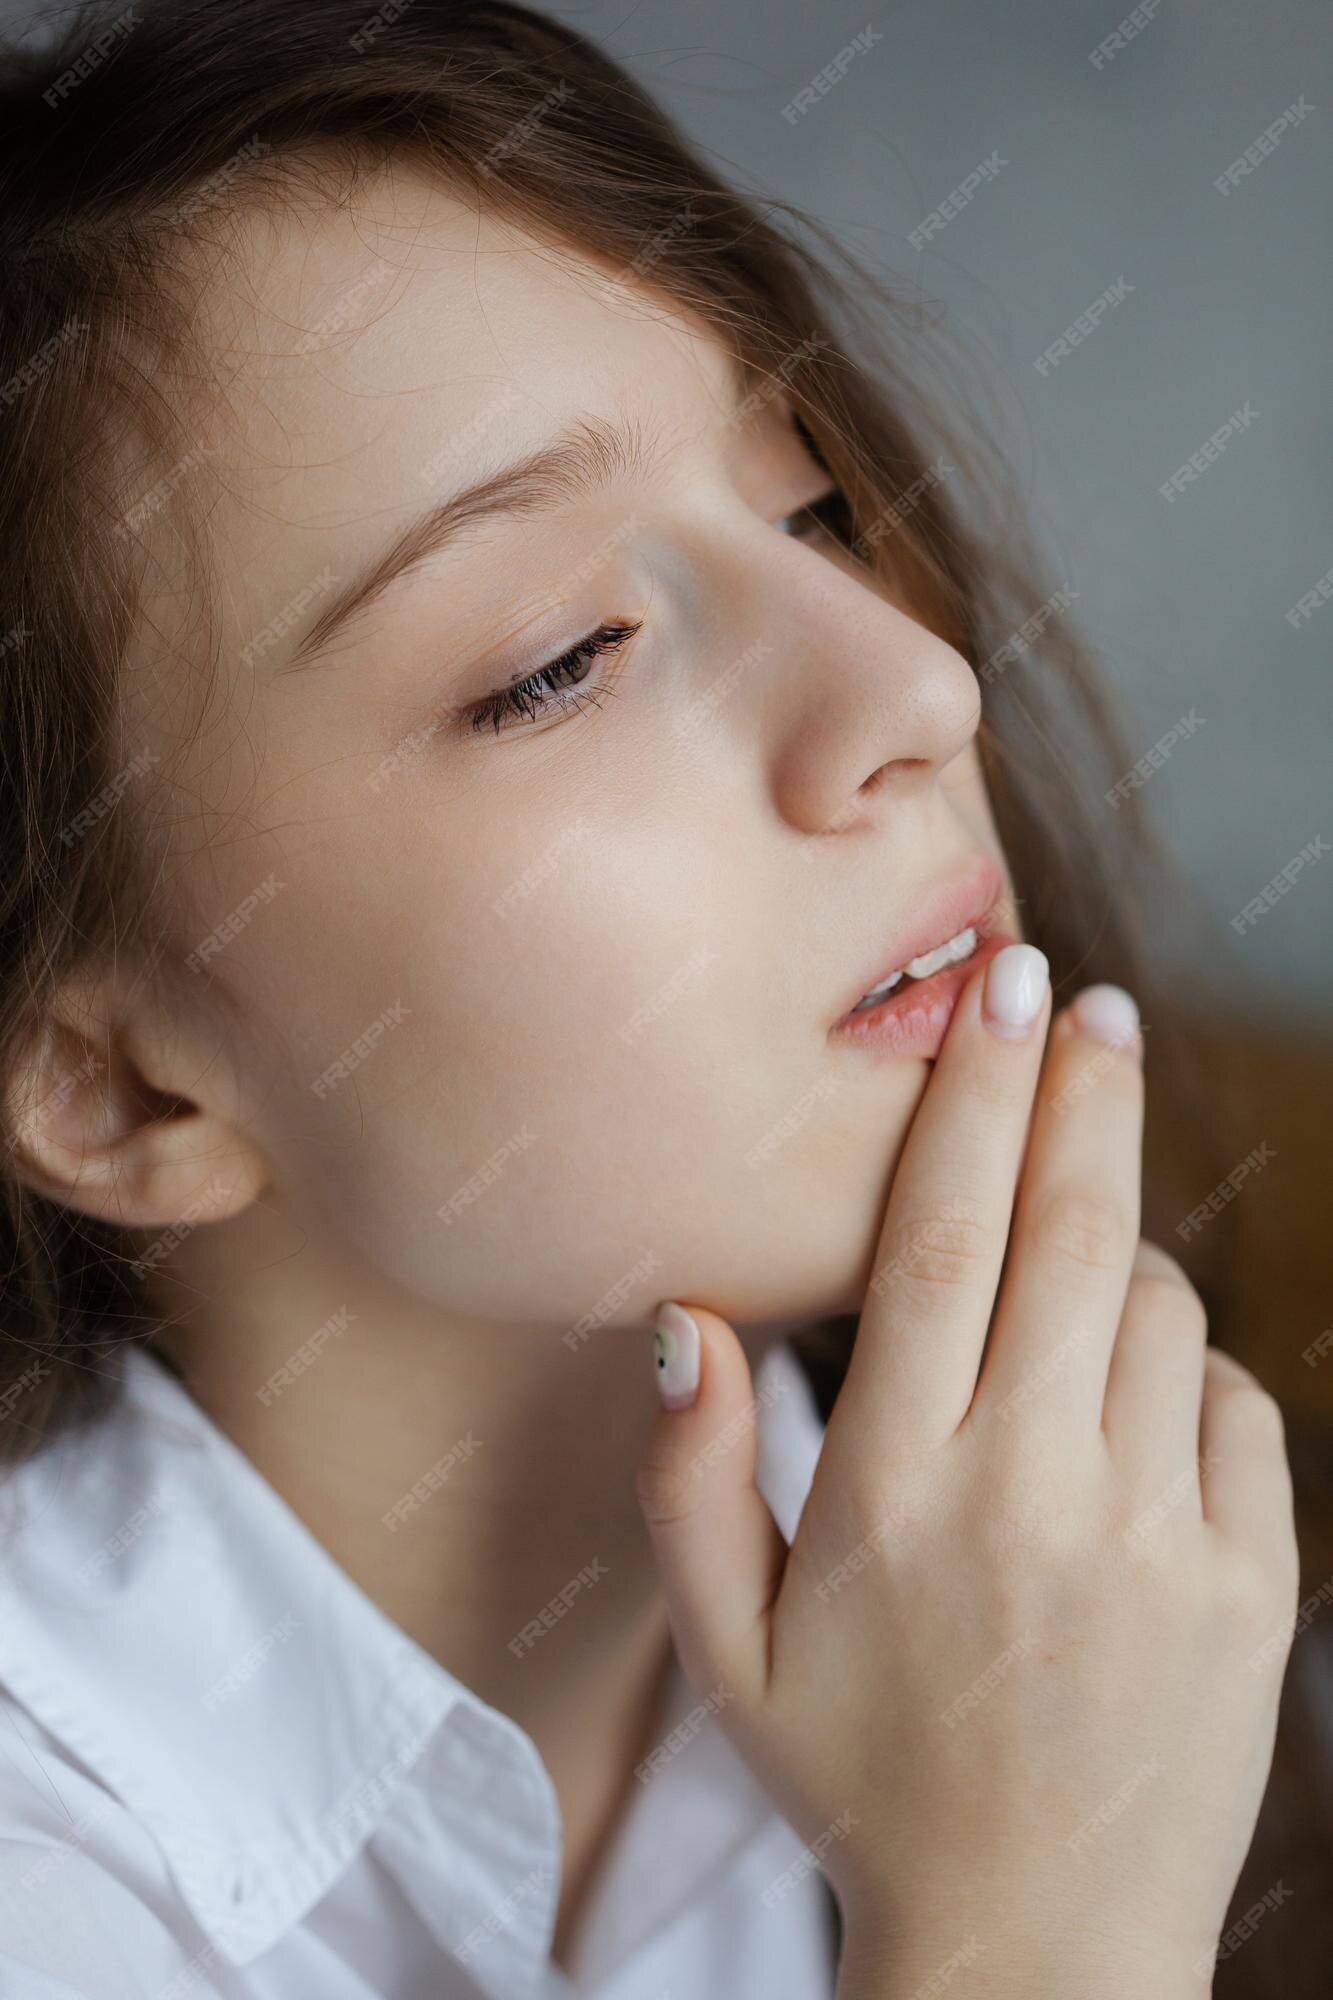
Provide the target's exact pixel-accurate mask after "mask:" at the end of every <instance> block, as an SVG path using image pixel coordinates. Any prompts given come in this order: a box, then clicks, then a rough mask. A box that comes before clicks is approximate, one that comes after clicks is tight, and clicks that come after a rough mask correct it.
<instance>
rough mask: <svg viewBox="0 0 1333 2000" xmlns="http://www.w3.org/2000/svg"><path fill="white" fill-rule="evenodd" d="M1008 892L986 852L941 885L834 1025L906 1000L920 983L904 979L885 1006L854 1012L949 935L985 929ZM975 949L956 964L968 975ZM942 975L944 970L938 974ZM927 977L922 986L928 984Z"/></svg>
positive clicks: (837, 1026)
mask: <svg viewBox="0 0 1333 2000" xmlns="http://www.w3.org/2000/svg"><path fill="white" fill-rule="evenodd" d="M1003 893H1004V877H1003V875H1002V874H1001V872H1000V869H999V866H998V864H997V863H996V862H994V861H993V860H992V859H991V858H990V856H989V855H983V856H981V857H980V858H979V859H978V860H976V861H975V862H973V863H972V864H971V866H970V867H969V868H968V870H967V872H966V874H964V875H962V876H956V877H955V878H954V880H953V881H952V882H949V883H946V884H945V885H944V886H943V887H942V888H940V889H937V890H935V891H934V892H933V894H932V895H931V896H930V897H929V898H928V899H927V902H926V904H925V906H924V907H923V909H922V910H921V912H920V914H919V915H918V916H917V917H916V918H915V919H914V921H913V923H912V924H911V925H910V926H908V927H906V928H904V930H903V931H902V932H901V933H900V934H899V936H898V939H897V941H896V942H894V943H891V944H889V945H888V946H887V948H886V949H885V951H884V953H883V956H882V957H881V958H880V959H879V960H878V962H877V963H876V964H874V965H872V966H871V967H870V968H869V969H868V971H867V973H866V975H865V977H864V978H863V979H862V981H861V983H860V985H859V986H858V987H857V989H856V991H855V992H854V993H852V994H851V995H850V996H849V998H848V999H847V1001H846V1003H845V1005H844V1007H843V1009H842V1011H841V1012H840V1013H839V1015H838V1017H837V1019H836V1020H835V1021H834V1022H833V1028H834V1029H840V1028H843V1027H846V1026H847V1025H848V1024H849V1022H865V1021H867V1020H868V1019H869V1018H870V1017H871V1016H872V1015H874V1014H877V1013H879V1012H880V1010H881V1008H883V1007H885V1006H891V1005H892V1004H894V1003H895V1002H900V1003H901V1002H905V1001H906V1000H907V999H908V998H909V996H911V995H912V993H913V991H914V989H915V986H916V982H913V981H910V980H903V981H902V982H901V983H900V984H899V985H897V986H896V987H895V988H894V989H893V991H892V992H891V993H890V994H889V996H888V998H887V1000H885V1001H881V1002H880V1005H879V1006H878V1007H875V1008H871V1009H869V1010H868V1011H863V1012H862V1013H861V1014H859V1015H858V1014H857V1013H856V1012H855V1010H856V1008H857V1005H858V1003H859V1002H860V1001H861V1000H862V999H863V998H864V997H865V995H866V994H867V993H870V992H872V991H873V990H874V988H875V987H877V986H881V985H883V983H884V981H885V980H886V979H888V978H889V977H890V976H891V975H892V974H893V973H895V972H897V971H900V970H901V969H902V968H903V967H905V966H906V965H907V964H908V963H909V961H910V960H912V959H919V958H924V957H925V956H926V955H927V953H929V952H933V951H938V950H939V949H940V947H941V946H942V945H944V944H945V943H947V941H948V940H949V939H950V938H954V937H957V936H958V934H959V933H960V932H961V931H965V930H968V929H976V930H977V931H979V932H984V931H985V929H986V922H985V920H986V918H987V917H989V916H990V915H991V913H992V911H993V910H994V908H995V905H996V904H997V903H998V902H999V900H1000V898H1001V896H1002V895H1003ZM982 948H983V947H981V946H979V947H978V951H977V952H973V953H972V954H971V955H970V956H969V957H968V958H967V959H965V960H964V961H963V962H962V964H961V965H960V966H958V967H954V968H951V969H952V970H954V971H957V972H963V973H964V974H966V973H970V971H971V970H972V968H973V966H974V965H975V963H976V960H977V958H978V956H979V952H980V950H981V949H982ZM936 976H937V977H939V978H943V977H944V974H943V973H941V974H938V975H936ZM929 983H930V982H928V981H923V982H922V986H923V987H924V986H925V985H926V984H929Z"/></svg>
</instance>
